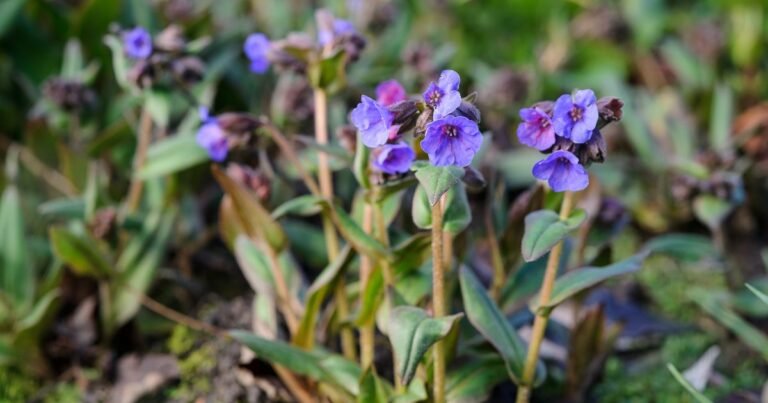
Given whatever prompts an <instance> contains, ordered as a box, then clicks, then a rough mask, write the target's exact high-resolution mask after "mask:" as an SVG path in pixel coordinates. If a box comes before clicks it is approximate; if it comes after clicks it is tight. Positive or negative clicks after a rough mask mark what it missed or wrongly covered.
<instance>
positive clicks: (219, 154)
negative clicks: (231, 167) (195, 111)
mask: <svg viewBox="0 0 768 403" xmlns="http://www.w3.org/2000/svg"><path fill="white" fill-rule="evenodd" d="M200 118H201V120H202V121H203V123H202V125H201V126H200V128H199V129H198V130H197V135H196V138H195V139H196V140H197V144H198V145H200V147H202V148H204V149H205V150H206V151H207V152H208V156H210V157H211V159H212V160H214V161H216V162H222V161H224V160H225V159H226V158H227V153H228V152H229V142H228V140H227V134H226V133H225V132H224V130H223V129H222V128H221V126H219V122H218V120H217V119H216V118H215V117H213V116H210V115H209V114H208V109H207V108H205V107H200Z"/></svg>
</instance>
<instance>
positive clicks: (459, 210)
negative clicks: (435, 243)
mask: <svg viewBox="0 0 768 403" xmlns="http://www.w3.org/2000/svg"><path fill="white" fill-rule="evenodd" d="M445 201H446V207H445V211H444V212H443V229H444V230H445V231H448V232H450V233H452V234H457V233H459V232H461V231H463V230H464V229H465V228H467V226H469V224H470V222H472V211H471V210H470V207H469V200H468V199H467V192H466V191H465V189H464V185H462V184H461V183H459V184H457V185H456V186H454V187H452V188H451V189H450V190H448V192H446V196H445ZM411 215H412V216H413V223H414V224H416V226H417V227H419V228H421V229H430V228H432V208H431V206H430V204H429V198H428V197H427V193H426V191H425V189H424V187H422V186H419V187H418V188H416V193H414V195H413V203H412V204H411Z"/></svg>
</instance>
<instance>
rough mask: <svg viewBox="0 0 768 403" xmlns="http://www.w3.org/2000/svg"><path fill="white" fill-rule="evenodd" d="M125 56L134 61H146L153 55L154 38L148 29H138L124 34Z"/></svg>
mask: <svg viewBox="0 0 768 403" xmlns="http://www.w3.org/2000/svg"><path fill="white" fill-rule="evenodd" d="M123 47H124V48H125V54H126V55H128V57H130V58H132V59H146V58H148V57H149V55H151V54H152V37H151V36H150V35H149V32H147V30H146V29H144V28H142V27H136V28H134V29H132V30H129V31H126V32H124V33H123Z"/></svg>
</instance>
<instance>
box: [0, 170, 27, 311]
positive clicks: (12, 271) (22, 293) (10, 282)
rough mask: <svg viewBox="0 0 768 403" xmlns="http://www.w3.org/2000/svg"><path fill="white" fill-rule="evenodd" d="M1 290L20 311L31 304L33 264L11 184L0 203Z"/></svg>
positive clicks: (22, 219) (17, 196)
mask: <svg viewBox="0 0 768 403" xmlns="http://www.w3.org/2000/svg"><path fill="white" fill-rule="evenodd" d="M0 270H2V273H1V274H2V276H0V286H1V287H0V290H2V291H4V292H5V293H6V294H8V296H10V297H11V299H12V300H13V302H14V303H16V304H19V305H20V306H18V308H22V307H23V306H29V305H31V304H32V299H33V294H34V287H35V283H34V281H35V280H34V276H33V274H34V273H33V271H32V265H31V264H30V257H29V250H28V246H27V237H26V235H25V234H24V216H23V213H22V209H21V200H20V198H19V192H18V190H17V189H16V186H15V185H13V184H9V185H7V186H6V188H5V190H4V191H3V197H2V201H0Z"/></svg>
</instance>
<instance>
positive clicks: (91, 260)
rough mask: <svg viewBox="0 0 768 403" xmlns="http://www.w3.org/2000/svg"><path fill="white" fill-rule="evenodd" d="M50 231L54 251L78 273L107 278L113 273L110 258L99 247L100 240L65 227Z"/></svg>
mask: <svg viewBox="0 0 768 403" xmlns="http://www.w3.org/2000/svg"><path fill="white" fill-rule="evenodd" d="M49 232H50V238H51V246H52V247H53V253H54V254H55V255H56V256H57V257H58V258H59V259H61V260H62V261H63V262H64V263H66V264H67V266H69V267H70V268H71V269H72V270H73V271H74V272H75V273H77V274H78V275H81V276H90V277H96V278H106V277H108V276H109V275H110V274H111V273H112V271H113V270H112V265H111V264H110V259H109V258H108V257H107V256H106V254H105V253H104V252H103V251H102V250H101V249H100V248H99V246H98V245H99V241H97V240H95V239H93V238H92V237H90V236H88V235H76V234H74V233H72V232H69V231H68V230H66V229H64V228H51V229H50V231H49Z"/></svg>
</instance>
